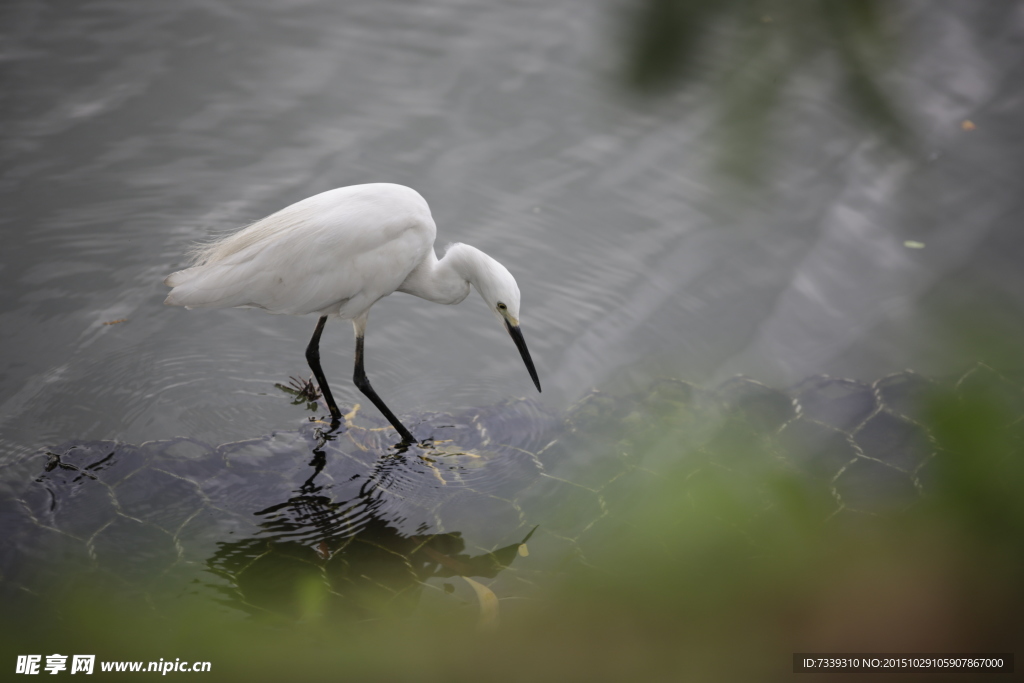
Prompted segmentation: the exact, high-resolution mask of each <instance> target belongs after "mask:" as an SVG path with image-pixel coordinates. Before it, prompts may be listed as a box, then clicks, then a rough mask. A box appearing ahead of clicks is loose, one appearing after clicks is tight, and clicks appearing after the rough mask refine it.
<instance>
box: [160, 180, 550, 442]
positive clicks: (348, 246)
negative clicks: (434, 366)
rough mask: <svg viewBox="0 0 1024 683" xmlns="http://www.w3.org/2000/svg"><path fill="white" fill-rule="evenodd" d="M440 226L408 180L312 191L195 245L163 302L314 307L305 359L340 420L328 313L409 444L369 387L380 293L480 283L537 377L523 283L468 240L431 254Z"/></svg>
mask: <svg viewBox="0 0 1024 683" xmlns="http://www.w3.org/2000/svg"><path fill="white" fill-rule="evenodd" d="M436 234H437V229H436V227H435V226H434V220H433V218H432V217H431V215H430V207H428V206H427V202H426V200H424V199H423V197H421V196H420V194H419V193H418V192H416V191H415V190H413V189H411V188H408V187H404V186H402V185H393V184H390V183H374V184H369V185H352V186H350V187H341V188H338V189H335V190H329V191H327V192H323V193H321V194H318V195H315V196H313V197H309V198H308V199H304V200H302V201H300V202H297V203H295V204H292V205H291V206H289V207H287V208H284V209H281V210H280V211H278V212H277V213H275V214H272V215H270V216H267V217H266V218H263V219H261V220H258V221H256V222H255V223H253V224H252V225H250V226H248V227H246V228H243V229H242V230H239V231H238V232H235V233H233V234H231V235H228V236H227V237H224V238H222V239H219V240H217V241H215V242H212V243H209V244H205V245H201V246H200V247H198V248H197V249H195V250H194V252H193V254H192V256H193V259H192V267H190V268H186V269H185V270H179V271H178V272H176V273H171V274H170V275H168V276H167V278H166V279H165V280H164V284H166V285H167V286H169V287H171V288H172V289H171V291H170V293H169V294H168V296H167V299H166V300H165V301H164V303H165V304H168V305H171V306H184V307H185V308H233V307H240V308H248V307H252V308H262V309H263V310H265V311H269V312H270V313H287V314H291V315H304V314H307V313H316V314H318V315H319V316H320V319H319V320H318V321H317V324H316V329H315V330H314V332H313V338H312V339H310V341H309V345H308V346H307V347H306V360H307V361H308V363H309V367H310V368H311V369H312V370H313V375H314V376H315V377H316V381H317V383H318V384H319V385H320V392H321V393H322V394H323V397H324V400H325V401H327V407H328V408H329V409H330V411H331V419H332V421H333V422H335V423H337V422H338V421H339V420H340V419H341V411H340V410H339V409H338V406H337V404H336V403H335V402H334V397H333V396H331V390H330V387H328V385H327V378H326V377H325V376H324V372H323V370H322V369H321V367H320V335H321V333H322V332H323V330H324V325H325V324H326V323H327V318H328V317H329V316H335V317H337V318H341V319H343V320H351V321H352V325H353V326H354V327H355V333H356V355H355V374H354V377H353V379H354V383H355V385H356V387H358V388H359V390H360V391H361V392H363V394H365V395H366V397H367V398H369V399H370V400H371V401H372V402H373V404H374V405H375V406H377V408H378V410H380V412H381V413H383V414H384V417H386V418H387V419H388V421H389V422H390V423H391V424H392V425H393V426H394V428H395V429H396V430H398V433H399V434H400V435H401V436H402V441H403V442H405V443H414V442H415V439H414V438H413V436H412V434H411V433H410V432H409V430H408V429H406V428H405V426H404V425H403V424H402V423H401V422H400V421H399V420H398V418H397V417H395V414H394V413H392V412H391V410H389V409H388V407H387V406H386V405H384V401H382V400H381V399H380V397H379V396H378V395H377V392H375V391H374V390H373V387H372V386H370V380H369V379H367V377H366V371H365V370H364V368H363V336H364V334H365V332H366V318H367V315H368V314H369V312H370V307H371V306H373V304H374V303H376V302H377V301H378V300H379V299H381V298H383V297H385V296H387V295H389V294H391V293H392V292H405V293H407V294H412V295H414V296H418V297H420V298H422V299H427V300H428V301H433V302H435V303H439V304H457V303H459V302H460V301H462V300H463V299H465V298H466V296H468V295H469V290H470V285H472V286H473V287H475V288H476V290H477V291H478V292H480V296H482V297H483V299H484V301H485V302H487V306H488V307H489V308H490V309H491V310H492V311H493V312H494V313H495V314H496V315H497V316H498V318H499V320H500V321H501V322H502V323H503V324H504V326H505V329H506V330H507V331H508V333H509V335H511V337H512V339H513V341H515V344H516V347H517V348H518V349H519V353H520V354H521V355H522V357H523V361H524V362H525V363H526V369H527V370H528V371H529V372H530V377H531V378H532V379H533V383H534V384H535V385H536V386H537V391H540V380H538V379H537V370H536V369H535V368H534V367H533V360H532V359H531V358H530V352H529V351H528V350H527V349H526V342H525V340H524V339H523V333H522V332H521V331H520V330H519V287H518V285H516V281H515V278H513V277H512V274H511V273H509V272H508V270H507V269H506V268H505V267H504V266H503V265H501V264H500V263H498V262H497V261H495V260H494V259H493V258H491V257H490V256H488V255H487V254H485V253H483V252H482V251H480V250H479V249H476V248H474V247H471V246H469V245H467V244H453V245H451V246H450V247H448V249H447V251H446V252H445V254H444V257H443V258H441V259H438V258H437V256H436V255H435V254H434V237H435V235H436Z"/></svg>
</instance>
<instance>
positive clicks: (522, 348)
mask: <svg viewBox="0 0 1024 683" xmlns="http://www.w3.org/2000/svg"><path fill="white" fill-rule="evenodd" d="M505 329H506V330H508V333H509V336H511V337H512V341H514V342H515V343H516V348H517V349H519V354H520V355H521V356H522V357H523V362H524V363H526V369H527V370H529V372H530V379H532V380H533V383H534V384H535V385H536V386H537V391H540V380H539V379H537V369H536V368H535V367H533V359H532V358H530V352H529V351H528V350H527V349H526V340H525V339H523V333H522V332H521V331H520V330H519V325H513V324H512V323H510V322H509V321H508V319H507V318H506V319H505Z"/></svg>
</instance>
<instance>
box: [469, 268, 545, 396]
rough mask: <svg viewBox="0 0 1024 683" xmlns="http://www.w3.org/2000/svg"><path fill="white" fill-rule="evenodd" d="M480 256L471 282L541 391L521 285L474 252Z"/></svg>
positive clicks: (504, 269)
mask: <svg viewBox="0 0 1024 683" xmlns="http://www.w3.org/2000/svg"><path fill="white" fill-rule="evenodd" d="M474 251H475V252H476V254H477V255H479V256H478V257H477V259H476V260H477V263H476V267H475V268H474V269H473V270H474V271H475V272H474V277H473V279H472V280H471V282H472V283H473V285H474V286H475V287H476V289H477V291H478V292H480V296H481V297H483V300H484V301H485V302H486V303H487V307H488V308H490V309H491V311H492V312H493V313H494V314H495V315H497V316H498V319H499V320H501V322H502V325H503V326H504V327H505V329H506V330H507V331H508V333H509V335H510V336H511V337H512V341H514V342H515V343H516V348H517V349H519V354H520V355H521V356H522V357H523V362H524V363H526V369H527V370H528V371H529V373H530V378H531V379H532V380H533V383H534V385H536V387H537V391H540V380H539V379H538V378H537V370H536V368H534V367H533V359H531V358H530V352H529V351H528V350H527V349H526V340H525V339H523V333H522V331H520V329H519V285H517V284H516V279H515V278H514V277H512V273H510V272H508V269H507V268H506V267H505V266H503V265H501V264H500V263H498V262H497V261H495V260H494V259H493V258H491V257H490V256H488V255H487V254H485V253H483V252H482V251H479V250H474Z"/></svg>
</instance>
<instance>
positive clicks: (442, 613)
mask: <svg viewBox="0 0 1024 683" xmlns="http://www.w3.org/2000/svg"><path fill="white" fill-rule="evenodd" d="M903 380H905V378H903ZM903 380H901V381H903ZM843 382H846V383H847V384H844V383H843ZM758 386H759V385H755V384H754V383H750V382H749V381H744V382H741V383H738V384H737V383H733V385H731V386H729V387H726V388H725V390H722V391H720V392H719V393H718V396H719V398H718V399H716V400H724V401H726V403H728V404H729V405H728V408H729V409H728V410H727V411H726V412H725V413H724V415H725V418H724V419H720V420H712V419H711V418H710V417H709V415H710V413H709V411H708V410H707V409H706V408H707V400H708V398H709V396H708V395H707V394H706V393H705V394H702V393H701V391H700V390H698V389H696V388H692V387H690V385H686V384H684V383H678V382H663V383H661V384H658V385H656V386H655V387H653V388H652V389H651V391H650V393H649V395H648V396H646V397H642V398H641V400H640V401H639V402H637V403H628V402H624V401H622V400H616V399H613V398H610V397H607V396H605V397H603V398H600V400H591V401H587V402H585V403H584V404H583V405H581V406H580V409H579V410H577V411H576V412H575V413H574V415H573V416H572V417H571V418H570V420H569V425H570V428H571V429H573V430H575V431H576V432H582V431H584V429H586V431H587V432H588V436H587V438H588V439H589V440H590V442H591V443H592V444H593V448H594V449H595V452H594V455H593V458H594V460H595V461H596V460H599V458H600V452H599V451H600V449H601V448H602V447H603V448H605V449H607V450H609V451H612V452H614V453H615V454H618V455H621V456H626V457H631V458H632V457H636V458H639V459H638V460H637V462H642V468H637V470H636V473H637V474H638V475H639V474H644V475H646V476H645V477H644V478H642V479H634V480H633V481H632V482H631V486H629V487H626V488H624V489H622V491H621V493H620V494H618V495H615V496H612V495H608V496H607V498H606V500H607V502H608V505H609V506H611V507H612V514H610V515H606V516H604V517H602V518H601V519H600V521H599V523H597V524H596V525H594V526H593V528H591V529H590V531H588V532H587V533H586V534H584V535H583V536H582V537H581V538H580V539H579V542H578V544H576V546H575V547H576V553H577V555H576V557H577V559H576V560H575V561H573V560H572V559H571V558H569V561H566V558H558V557H543V556H541V554H539V553H538V551H537V549H536V547H535V548H534V550H533V552H532V553H530V556H529V557H524V558H520V560H519V562H518V563H517V566H520V565H523V564H529V563H530V562H533V563H536V564H540V565H544V566H546V567H548V569H547V570H546V572H547V573H546V579H545V580H544V581H543V582H541V583H534V584H532V585H527V584H525V583H524V585H523V586H522V589H521V590H520V592H519V594H517V595H509V594H507V592H506V593H505V594H502V593H500V592H499V593H498V595H497V597H498V599H499V605H500V607H499V609H498V612H500V615H498V614H496V613H494V610H493V605H492V613H491V614H489V616H488V619H489V620H490V621H493V620H494V618H495V617H497V618H498V625H497V628H487V629H481V628H480V624H481V623H482V621H483V619H482V612H481V610H480V609H479V605H478V604H477V603H476V602H475V600H473V599H472V598H469V599H467V600H465V601H463V603H462V606H461V607H459V608H455V609H453V608H452V602H450V601H441V600H431V599H429V598H430V595H429V592H428V593H424V595H423V596H422V598H423V599H421V601H420V604H419V608H418V609H417V610H416V612H415V613H414V614H412V615H411V616H408V615H396V614H395V613H393V612H392V611H388V610H382V611H381V612H379V613H377V614H376V615H372V616H369V617H367V616H366V615H365V613H364V614H363V615H362V616H360V617H358V618H352V617H347V618H339V617H338V616H337V615H336V614H333V615H332V613H331V611H330V610H327V609H324V605H326V604H327V603H328V602H329V600H330V599H331V596H330V595H329V594H328V589H327V588H325V586H324V584H323V583H322V582H318V581H315V580H310V577H308V576H306V577H304V578H300V579H296V580H297V581H301V582H302V583H301V585H286V584H287V580H286V579H284V578H282V579H281V584H282V585H280V586H278V590H279V591H280V593H281V595H282V596H288V595H293V596H298V597H297V598H296V600H297V601H298V602H297V603H296V604H297V605H298V608H297V609H295V610H291V613H292V615H293V616H292V617H290V618H285V619H281V618H277V619H261V618H253V617H243V616H241V613H240V611H238V610H232V609H226V608H224V607H223V606H218V605H217V604H214V603H211V601H209V600H206V599H203V598H200V597H198V596H191V595H185V596H182V597H181V599H179V600H176V601H174V603H173V604H172V605H170V606H165V607H163V608H161V609H159V610H156V609H154V608H153V606H152V605H149V604H145V603H144V602H143V603H134V602H131V601H123V600H118V599H112V596H115V595H117V587H116V586H109V585H105V586H99V585H90V584H89V583H88V581H87V580H85V579H83V581H82V582H81V583H78V584H77V585H74V586H71V587H70V588H68V589H66V590H58V589H57V588H56V587H55V589H54V591H53V593H52V594H50V595H47V596H45V598H46V599H47V600H49V601H51V602H52V604H54V605H59V609H56V610H55V611H53V612H50V611H48V610H47V611H35V612H31V611H28V610H24V609H17V606H16V605H15V606H13V607H12V609H11V610H9V611H8V610H5V615H4V617H2V618H0V625H2V628H3V637H4V641H5V643H6V646H5V649H7V651H8V652H11V653H40V654H50V653H53V652H62V653H65V652H66V653H95V654H97V655H98V656H99V657H100V658H101V659H108V660H109V659H133V660H147V659H157V658H160V657H163V658H165V659H166V658H168V657H171V658H173V657H182V658H187V659H190V660H209V661H211V662H213V670H212V672H211V674H209V675H207V676H206V677H205V678H207V679H209V680H234V679H238V678H241V677H244V678H245V679H247V680H278V679H280V678H282V677H285V676H289V677H292V676H295V675H300V676H301V677H304V678H318V677H327V676H331V677H342V678H345V679H346V680H417V681H433V680H436V681H460V680H465V681H469V680H524V679H526V680H537V681H564V680H596V681H619V680H627V679H628V680H634V679H639V680H722V681H732V680H752V679H753V680H788V679H789V677H790V676H791V675H792V674H791V673H790V666H791V659H790V655H791V653H792V652H795V651H817V652H834V651H848V652H849V651H853V652H857V651H862V652H863V651H876V652H878V651H881V652H969V651H975V652H997V651H1012V650H1013V649H1014V647H1015V646H1016V644H1017V643H1019V642H1021V637H1022V636H1024V633H1022V627H1021V622H1020V619H1019V614H1020V613H1021V610H1022V608H1024V543H1022V539H1024V497H1022V496H1020V494H1019V487H1020V484H1021V482H1022V481H1024V477H1022V475H1024V393H1022V389H1021V384H1020V382H1019V381H1015V380H1013V379H1011V378H1008V377H1004V376H1001V375H999V374H997V373H996V372H994V371H992V370H991V369H989V368H988V367H987V366H982V365H979V366H978V367H976V368H975V369H973V370H971V371H970V372H968V373H966V374H964V375H962V376H960V377H958V378H956V379H955V380H954V381H950V382H944V383H919V384H915V385H913V387H912V391H910V390H908V391H904V392H903V393H902V394H898V393H895V392H894V387H896V386H897V384H896V383H895V382H892V381H888V382H886V381H884V380H880V381H879V382H876V383H875V384H874V385H872V388H871V390H870V391H871V392H873V393H874V394H875V395H883V396H884V397H885V399H886V401H885V404H884V405H885V410H886V411H890V412H891V413H892V414H893V415H896V414H899V415H904V416H905V417H901V418H900V419H901V420H902V421H903V422H905V423H907V424H916V425H919V426H920V427H921V428H922V429H924V430H925V431H926V432H927V434H928V435H929V443H930V447H929V448H930V449H931V450H932V454H931V456H930V457H929V459H928V460H927V461H925V463H924V464H923V465H921V466H916V465H915V467H914V471H915V472H916V474H915V480H921V482H923V490H924V495H923V496H915V497H913V498H911V499H905V498H899V497H897V498H896V499H894V500H893V501H892V504H888V503H886V501H885V500H884V498H885V492H884V491H881V492H880V495H882V497H883V501H882V502H883V503H884V504H882V505H879V506H876V507H874V508H873V509H872V510H871V511H870V512H854V511H853V510H851V509H850V508H849V507H847V506H843V507H840V509H838V510H837V509H836V506H835V496H836V494H837V492H836V482H838V481H840V480H841V479H840V478H838V475H836V476H834V477H831V478H830V479H828V481H831V486H822V485H821V484H822V480H821V478H820V477H819V476H817V474H816V472H817V470H816V469H815V467H816V466H815V465H814V463H813V462H810V461H809V460H808V459H807V458H806V457H805V456H804V455H801V454H797V453H795V452H793V451H791V450H788V449H786V448H785V447H784V444H785V443H786V441H785V439H782V438H780V434H784V432H785V431H786V429H787V425H792V424H794V421H800V420H804V421H806V420H811V421H813V422H814V423H815V424H822V425H825V424H826V423H834V424H839V425H841V424H844V423H843V420H845V419H846V418H845V416H848V415H852V414H857V415H859V417H857V418H856V420H855V421H851V422H847V423H845V424H847V428H846V429H847V430H848V431H847V432H843V431H842V430H840V431H839V432H837V433H844V434H846V436H847V437H848V438H849V439H850V440H852V441H853V442H857V441H858V440H859V441H860V442H861V443H864V442H865V437H864V429H865V425H868V424H869V423H870V422H871V418H872V416H874V417H878V416H879V415H880V414H881V413H880V412H878V411H877V410H876V412H874V413H871V412H868V413H867V414H866V415H864V414H862V413H863V411H862V410H861V408H860V404H859V403H858V401H859V400H860V399H859V397H860V395H861V394H860V393H858V392H860V387H863V386H867V385H860V384H858V383H850V382H849V381H847V380H843V381H841V382H838V383H836V382H833V383H824V382H822V381H816V382H815V383H813V384H811V385H808V386H803V387H801V388H800V389H799V390H800V392H801V393H800V396H801V397H803V399H804V401H805V404H806V406H808V407H807V408H805V409H803V411H804V412H806V411H810V412H812V413H813V415H811V416H807V415H804V414H802V413H801V411H796V412H794V408H793V406H792V405H791V404H789V403H788V402H787V401H785V400H780V399H779V397H780V396H782V394H781V393H779V392H775V391H774V390H769V389H768V388H765V387H762V388H760V389H758ZM899 386H902V387H904V388H906V387H908V386H909V385H907V384H906V383H905V382H904V383H903V384H901V385H899ZM922 387H926V388H925V389H922ZM596 396H600V395H596ZM822 396H825V397H826V398H828V399H829V400H828V401H825V402H822V401H819V402H818V403H817V404H815V403H814V401H813V400H812V399H816V398H821V397H822ZM851 397H852V398H851ZM908 397H914V399H915V400H913V401H910V400H909V398H908ZM854 399H856V400H854ZM815 405H817V407H811V406H815ZM858 411H859V412H858ZM595 425H604V431H602V430H601V429H600V428H595ZM844 438H845V437H844ZM830 443H831V442H830ZM829 447H831V446H826V448H829ZM899 455H900V454H899V453H894V456H895V457H898V456H899ZM872 457H873V456H872ZM863 459H864V456H858V457H857V458H856V461H860V460H863ZM868 459H870V458H868ZM863 481H864V483H866V485H867V486H868V487H871V486H873V485H874V484H875V483H884V481H882V480H878V481H877V482H876V480H875V479H873V478H871V477H869V478H867V479H865V480H863ZM562 504H563V505H564V504H566V503H565V502H564V501H563V503H562ZM545 524H548V526H550V523H542V525H541V529H540V530H538V535H541V534H543V533H545V532H544V526H545ZM541 547H543V544H542V546H541ZM509 571H512V570H509ZM532 576H537V574H533V575H532ZM476 588H477V586H474V589H476ZM263 589H264V590H270V589H272V586H269V585H267V586H263ZM467 595H472V594H470V593H467ZM37 597H38V596H37ZM482 597H483V595H481V599H482ZM492 597H493V596H492ZM11 615H18V616H17V617H16V618H15V619H12V618H11ZM44 650H45V652H43V651H44ZM961 677H962V675H961V674H951V675H950V678H955V679H956V680H960V679H961ZM883 680H884V678H883ZM930 680H935V678H934V677H932V678H930Z"/></svg>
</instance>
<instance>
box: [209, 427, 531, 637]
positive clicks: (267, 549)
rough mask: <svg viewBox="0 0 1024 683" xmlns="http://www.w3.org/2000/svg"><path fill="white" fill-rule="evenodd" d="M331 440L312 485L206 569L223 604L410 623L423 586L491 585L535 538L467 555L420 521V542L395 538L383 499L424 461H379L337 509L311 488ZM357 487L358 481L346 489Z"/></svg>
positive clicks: (222, 547) (449, 536)
mask: <svg viewBox="0 0 1024 683" xmlns="http://www.w3.org/2000/svg"><path fill="white" fill-rule="evenodd" d="M337 436H338V434H335V433H333V432H330V431H328V432H320V438H321V441H320V446H319V447H318V448H315V449H314V451H313V458H312V460H311V461H310V463H309V464H310V466H311V467H312V471H311V475H310V477H309V478H308V479H307V480H306V481H305V483H304V484H303V485H302V486H301V487H300V488H299V489H298V490H295V491H294V492H293V493H294V494H295V495H293V496H291V497H290V498H288V499H287V500H285V501H284V502H281V503H278V504H276V505H271V506H269V507H266V508H264V509H262V510H259V511H257V512H255V513H254V514H255V515H256V516H257V517H260V518H262V521H261V522H260V523H259V527H260V529H259V531H258V532H257V533H256V534H255V535H253V536H251V537H249V538H244V539H241V540H238V541H231V542H219V543H218V550H217V551H216V553H215V554H214V555H213V556H212V557H210V558H209V560H208V561H207V567H208V568H209V570H210V571H211V572H213V573H214V574H216V575H218V576H220V577H221V578H223V579H226V581H227V585H226V586H225V585H220V586H216V587H215V589H216V590H217V591H218V593H219V594H220V596H221V598H222V601H223V602H225V603H226V604H229V605H231V606H233V607H235V608H238V609H241V610H243V611H245V612H248V613H250V614H253V615H263V616H273V615H276V616H283V617H290V618H306V617H310V616H317V617H326V618H356V619H359V618H368V617H379V616H384V615H388V616H400V615H407V614H409V613H411V612H412V611H413V610H414V609H415V607H416V605H417V604H418V603H419V600H420V597H421V595H422V593H423V591H424V589H425V588H427V587H428V584H427V581H428V580H429V579H434V578H451V577H459V576H461V577H467V578H469V577H474V578H495V577H496V576H498V574H499V573H500V572H502V571H503V570H504V569H506V568H507V567H508V566H510V565H511V564H512V562H513V561H514V560H515V558H516V556H517V555H519V554H520V553H521V552H522V550H523V549H524V548H523V546H524V545H525V543H526V542H527V541H528V540H529V538H530V536H532V534H533V531H534V530H530V532H529V533H527V534H526V536H525V537H524V538H523V539H522V540H521V541H519V542H517V543H513V544H511V545H508V546H505V547H503V548H499V549H497V550H493V551H490V552H481V553H479V554H475V555H474V554H471V553H469V552H467V550H466V541H465V539H464V538H463V536H462V533H461V532H459V531H452V532H447V533H434V534H430V533H426V531H427V530H428V529H430V528H431V527H432V526H433V524H432V520H428V519H423V520H422V522H421V523H420V524H419V526H418V529H419V530H420V531H421V533H416V534H412V535H408V534H405V533H402V532H401V531H400V530H399V529H398V528H396V527H395V526H394V525H393V524H392V522H390V521H389V514H388V513H389V512H390V513H391V514H390V516H392V517H393V512H394V511H393V509H390V510H389V509H388V506H387V496H385V495H380V494H381V493H382V492H384V493H393V492H394V491H395V490H396V489H401V487H402V485H403V479H404V478H406V477H408V473H409V470H410V466H411V465H413V464H414V463H411V462H410V461H411V460H415V461H418V462H416V463H415V464H416V465H422V463H423V462H424V461H425V460H424V458H423V457H422V455H421V454H419V453H418V452H417V453H407V452H397V453H394V454H390V455H385V456H383V457H381V458H379V459H378V460H377V462H376V463H375V465H374V466H373V470H372V472H371V473H370V474H369V475H368V476H367V475H362V482H361V484H360V485H359V488H358V491H357V493H356V495H355V496H353V497H351V498H348V499H345V500H338V499H337V498H335V497H332V495H330V493H331V491H330V489H331V488H332V487H331V485H330V484H317V483H316V478H317V476H318V475H320V474H321V472H322V470H323V468H324V465H325V463H326V455H325V452H324V448H323V447H324V445H326V443H327V442H330V441H333V440H334V439H335V438H337ZM428 476H429V475H428ZM360 478H361V475H359V474H355V475H353V476H352V477H351V478H350V480H349V482H348V483H350V484H354V483H356V481H357V480H359V479H360ZM436 483H438V484H440V483H442V482H440V481H439V482H436ZM413 509H415V508H413ZM405 521H406V522H409V521H412V520H409V519H406V520H405ZM535 528H536V527H535ZM535 528H534V529H535ZM444 590H445V591H446V592H449V591H451V590H452V586H450V585H445V586H444Z"/></svg>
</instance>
